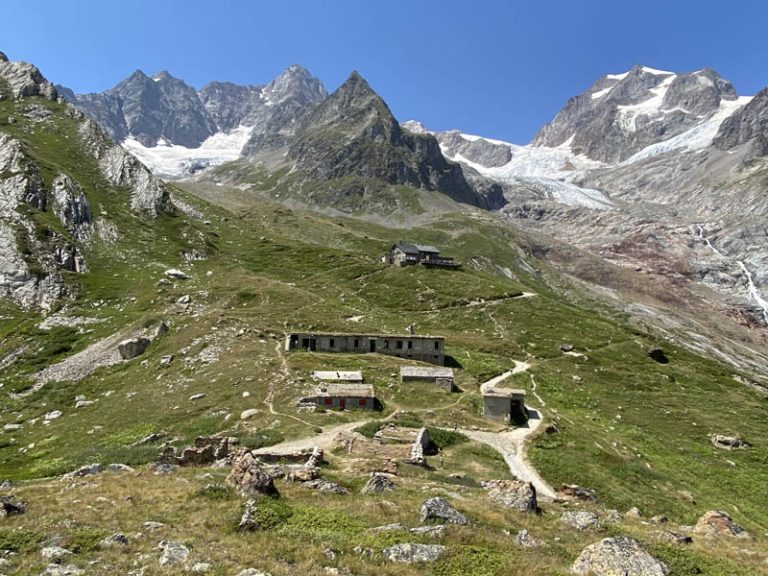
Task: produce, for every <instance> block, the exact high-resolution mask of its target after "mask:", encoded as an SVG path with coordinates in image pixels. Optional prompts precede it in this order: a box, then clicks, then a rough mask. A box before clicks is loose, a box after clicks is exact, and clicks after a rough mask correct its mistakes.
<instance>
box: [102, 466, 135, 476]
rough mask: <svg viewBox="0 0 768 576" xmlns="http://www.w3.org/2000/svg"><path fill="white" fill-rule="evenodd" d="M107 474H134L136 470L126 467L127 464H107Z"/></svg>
mask: <svg viewBox="0 0 768 576" xmlns="http://www.w3.org/2000/svg"><path fill="white" fill-rule="evenodd" d="M107 472H111V473H112V474H123V473H127V472H136V470H135V469H134V468H131V467H130V466H128V464H108V465H107Z"/></svg>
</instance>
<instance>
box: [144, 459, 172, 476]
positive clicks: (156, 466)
mask: <svg viewBox="0 0 768 576" xmlns="http://www.w3.org/2000/svg"><path fill="white" fill-rule="evenodd" d="M176 468H178V465H176V464H168V463H166V462H153V463H152V464H150V465H149V469H150V470H152V473H153V474H156V475H157V476H165V475H166V474H173V473H174V472H175V471H176Z"/></svg>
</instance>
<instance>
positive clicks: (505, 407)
mask: <svg viewBox="0 0 768 576" xmlns="http://www.w3.org/2000/svg"><path fill="white" fill-rule="evenodd" d="M482 393H483V416H485V417H486V418H490V419H491V420H498V421H500V422H503V423H505V424H516V423H519V422H524V421H526V420H527V419H528V412H527V411H526V409H525V390H519V389H516V388H488V389H485V390H483V391H482Z"/></svg>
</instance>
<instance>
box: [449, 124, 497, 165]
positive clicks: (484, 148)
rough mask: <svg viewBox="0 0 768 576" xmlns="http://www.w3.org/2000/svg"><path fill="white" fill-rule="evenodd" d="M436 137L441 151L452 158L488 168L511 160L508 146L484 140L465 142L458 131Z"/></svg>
mask: <svg viewBox="0 0 768 576" xmlns="http://www.w3.org/2000/svg"><path fill="white" fill-rule="evenodd" d="M436 137H437V139H438V141H439V142H440V145H441V146H442V148H443V150H445V151H446V153H447V154H448V155H449V156H451V157H452V158H453V157H455V156H456V155H461V157H462V158H466V159H467V160H469V161H470V162H474V163H475V164H481V165H483V166H486V167H488V168H498V167H499V166H504V164H506V163H507V162H509V161H510V160H512V150H511V148H510V147H509V146H506V145H504V144H496V143H494V142H490V141H488V140H486V139H484V138H478V139H476V140H467V139H466V137H463V136H462V135H461V133H460V132H459V131H458V130H451V131H450V132H441V133H439V134H437V135H436Z"/></svg>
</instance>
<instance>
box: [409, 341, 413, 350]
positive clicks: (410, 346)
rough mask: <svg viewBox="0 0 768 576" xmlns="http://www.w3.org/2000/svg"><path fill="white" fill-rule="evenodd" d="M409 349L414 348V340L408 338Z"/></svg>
mask: <svg viewBox="0 0 768 576" xmlns="http://www.w3.org/2000/svg"><path fill="white" fill-rule="evenodd" d="M408 350H413V341H412V340H408Z"/></svg>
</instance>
